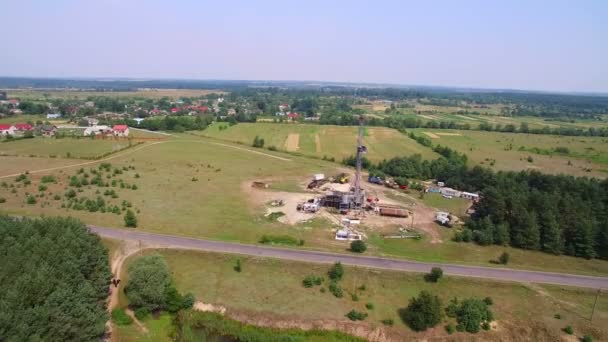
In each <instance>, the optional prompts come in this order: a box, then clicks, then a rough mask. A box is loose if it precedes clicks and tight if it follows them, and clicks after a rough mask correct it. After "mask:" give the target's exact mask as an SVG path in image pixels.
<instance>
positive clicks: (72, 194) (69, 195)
mask: <svg viewBox="0 0 608 342" xmlns="http://www.w3.org/2000/svg"><path fill="white" fill-rule="evenodd" d="M65 197H67V198H74V197H76V191H74V189H70V190H68V191H67V192H66V193H65Z"/></svg>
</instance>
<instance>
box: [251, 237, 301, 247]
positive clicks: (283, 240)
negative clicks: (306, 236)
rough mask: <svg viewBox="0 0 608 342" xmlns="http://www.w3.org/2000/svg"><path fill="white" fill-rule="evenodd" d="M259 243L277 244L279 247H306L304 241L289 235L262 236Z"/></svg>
mask: <svg viewBox="0 0 608 342" xmlns="http://www.w3.org/2000/svg"><path fill="white" fill-rule="evenodd" d="M258 242H259V243H263V244H277V245H293V246H302V245H304V240H302V239H296V238H294V237H291V236H289V235H262V237H261V238H260V240H259V241H258Z"/></svg>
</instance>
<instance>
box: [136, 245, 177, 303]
mask: <svg viewBox="0 0 608 342" xmlns="http://www.w3.org/2000/svg"><path fill="white" fill-rule="evenodd" d="M169 287H172V286H171V276H170V274H169V266H168V265H167V262H166V261H165V259H164V258H163V257H162V256H160V255H158V254H155V255H146V256H142V257H139V258H137V259H135V261H134V262H133V263H132V264H131V265H129V283H128V285H127V287H126V288H125V294H126V295H127V298H129V303H131V305H133V306H134V307H145V308H147V309H148V310H150V311H154V310H158V309H162V308H164V307H165V306H166V305H167V302H168V300H167V295H168V294H170V293H169V291H170V290H169Z"/></svg>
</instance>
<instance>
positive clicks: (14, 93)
mask: <svg viewBox="0 0 608 342" xmlns="http://www.w3.org/2000/svg"><path fill="white" fill-rule="evenodd" d="M208 94H226V92H225V91H222V90H205V89H139V90H137V91H86V90H85V91H73V90H21V89H19V90H16V89H13V90H8V92H7V95H8V97H9V98H19V99H29V100H40V101H47V100H48V99H52V98H62V99H86V98H88V97H91V96H93V97H95V96H108V97H146V98H161V97H165V96H166V97H170V98H174V99H177V98H180V97H198V96H204V95H208Z"/></svg>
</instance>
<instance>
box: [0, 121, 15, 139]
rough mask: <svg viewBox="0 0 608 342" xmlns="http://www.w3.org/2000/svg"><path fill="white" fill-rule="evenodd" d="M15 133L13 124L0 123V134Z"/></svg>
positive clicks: (11, 134)
mask: <svg viewBox="0 0 608 342" xmlns="http://www.w3.org/2000/svg"><path fill="white" fill-rule="evenodd" d="M7 135H10V136H13V135H15V126H13V125H4V124H0V136H7Z"/></svg>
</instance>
